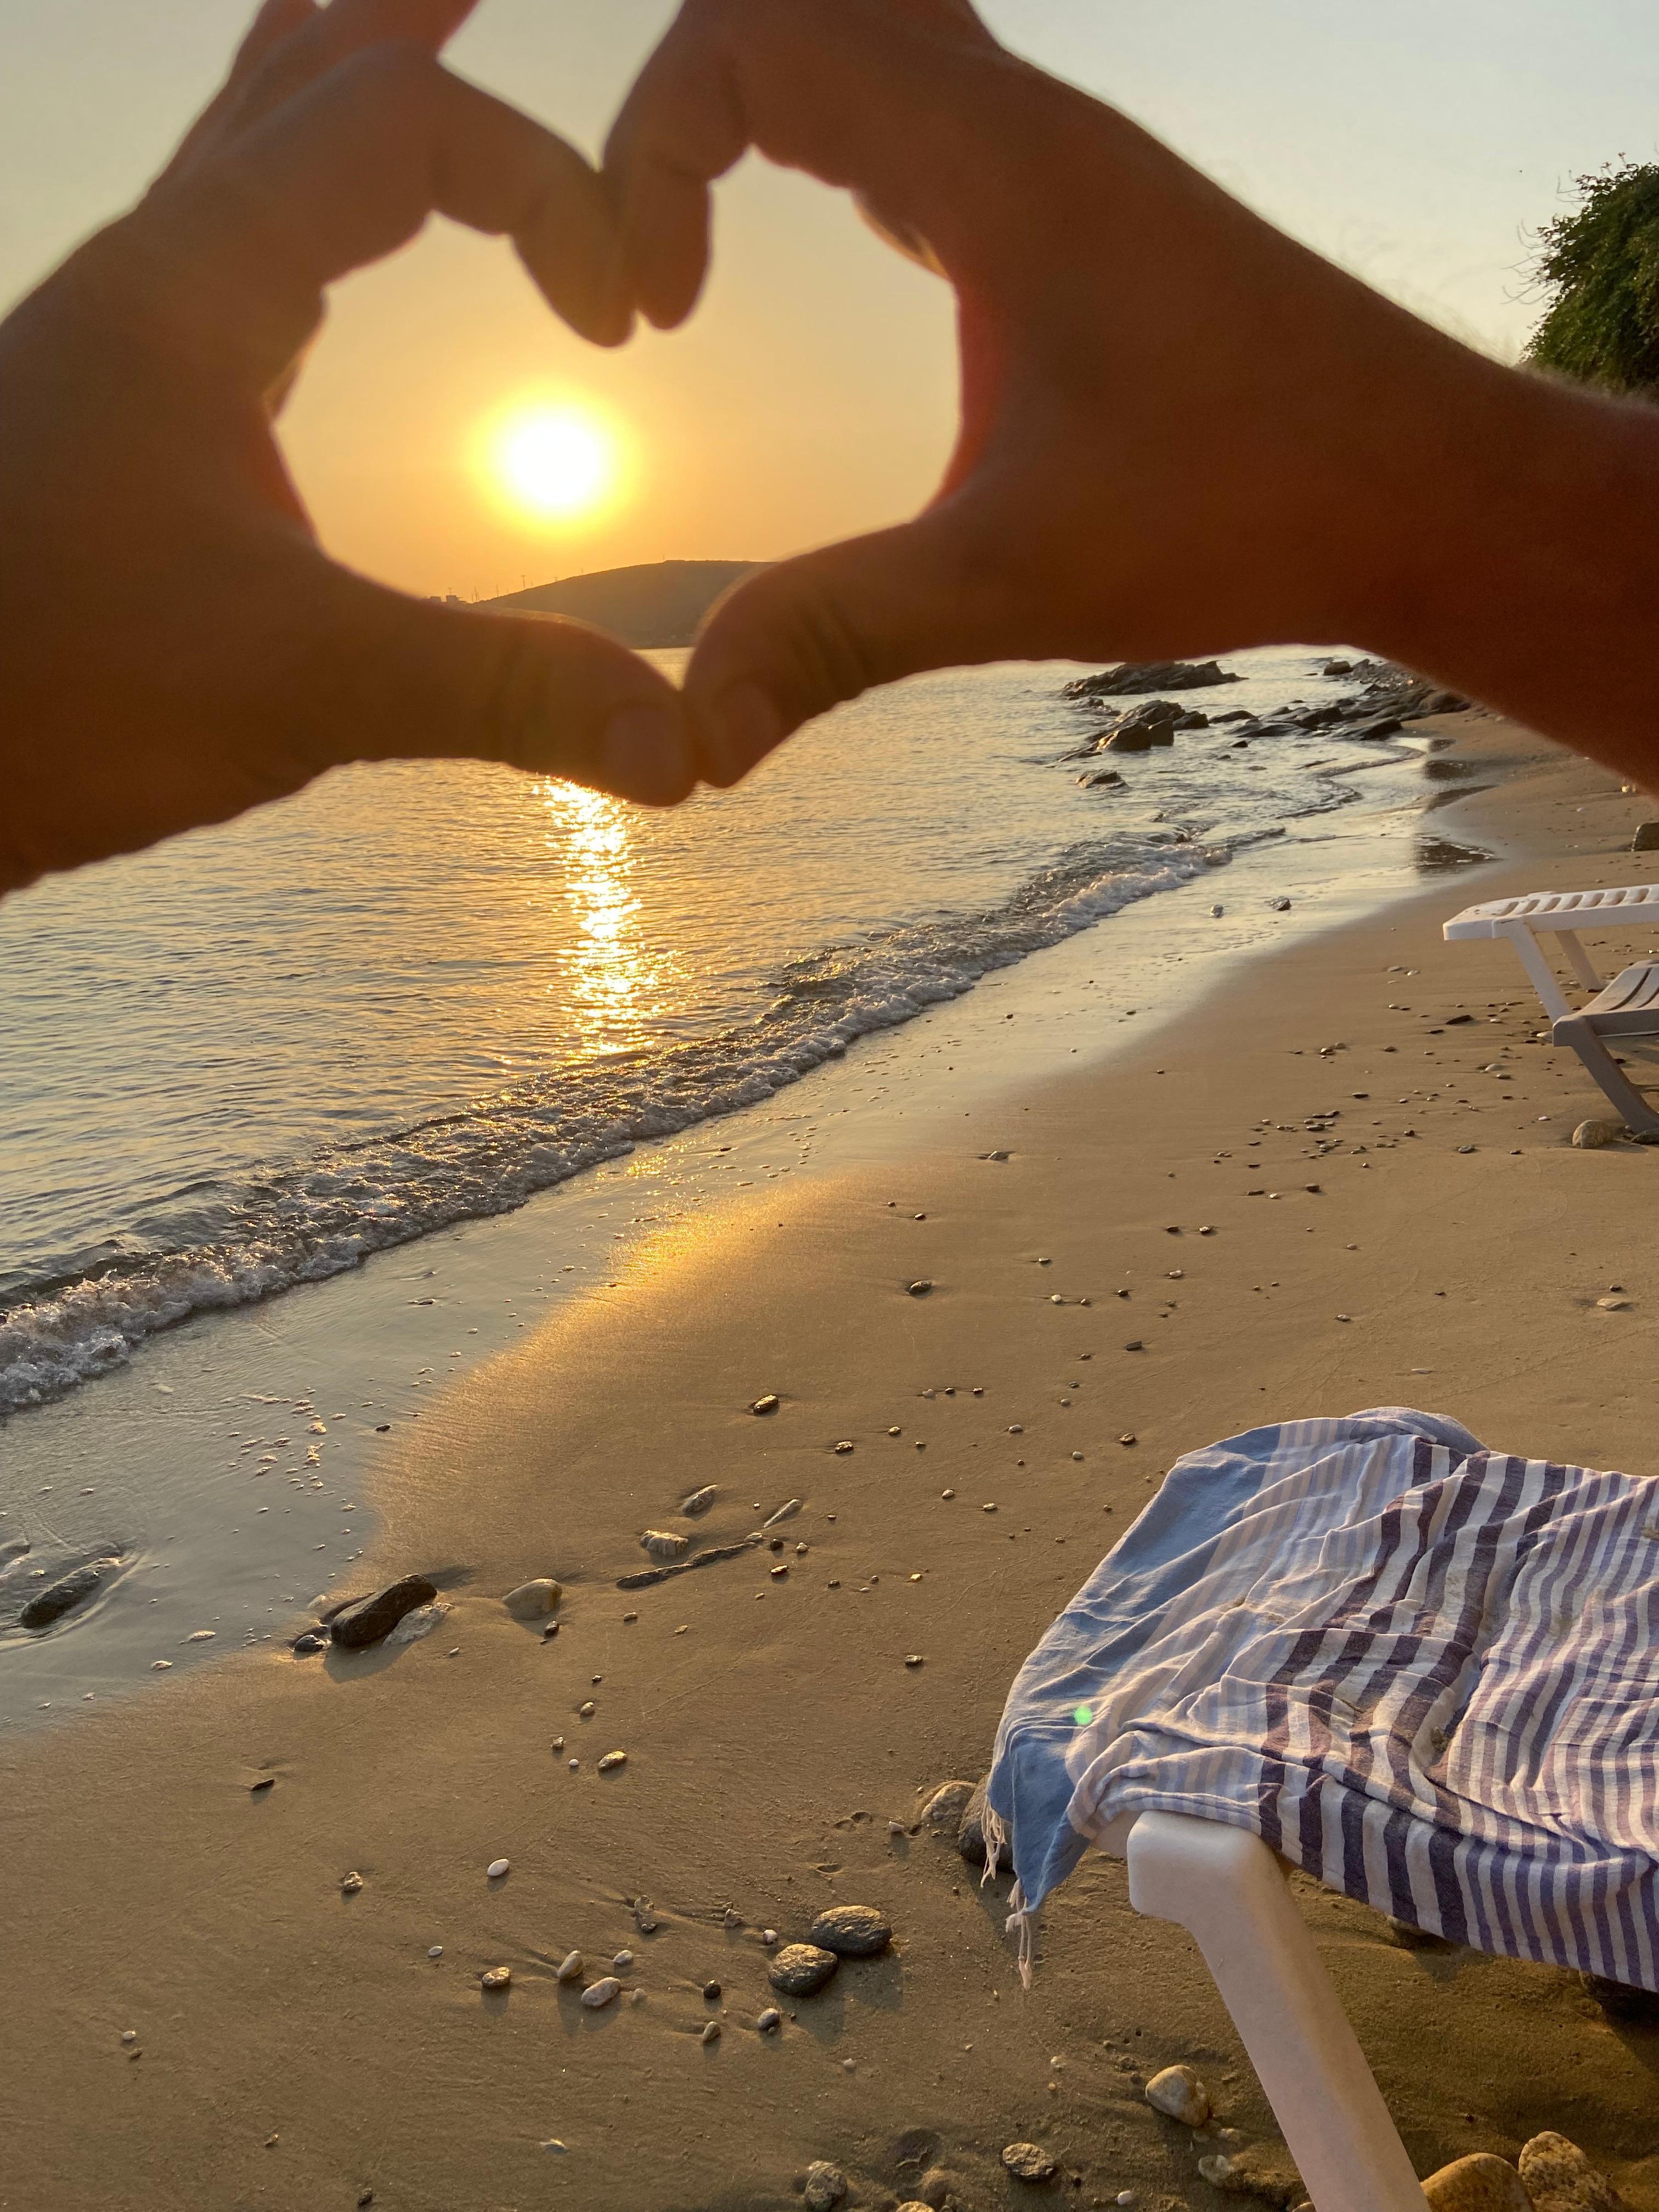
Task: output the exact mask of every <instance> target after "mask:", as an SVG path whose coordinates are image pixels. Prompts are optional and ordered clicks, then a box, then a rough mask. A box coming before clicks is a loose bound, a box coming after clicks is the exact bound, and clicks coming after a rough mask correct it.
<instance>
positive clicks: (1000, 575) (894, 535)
mask: <svg viewBox="0 0 1659 2212" xmlns="http://www.w3.org/2000/svg"><path fill="white" fill-rule="evenodd" d="M1023 596H1024V595H1023V594H1022V593H1020V592H1018V586H1015V587H1014V588H1013V589H1011V586H1010V577H1009V574H1008V573H1007V569H1006V563H1005V562H1004V559H1003V557H1002V556H1001V555H1000V553H999V552H997V551H996V550H995V549H994V546H991V547H989V548H988V549H987V546H986V545H984V544H981V542H980V540H979V538H978V534H977V533H976V532H975V528H974V526H973V525H972V524H971V523H970V522H969V520H967V519H966V516H965V513H963V511H962V510H961V509H958V508H952V507H948V506H947V507H937V508H934V509H932V510H930V511H929V512H928V513H926V514H924V515H922V516H921V517H920V518H919V519H918V520H916V521H915V522H912V523H908V524H906V525H904V526H902V528H899V529H896V530H884V531H880V532H876V533H875V534H874V535H873V536H871V537H867V538H851V539H848V541H847V542H846V543H844V544H840V545H835V546H829V547H826V548H824V549H823V550H822V551H819V552H816V553H809V554H805V555H804V556H802V557H801V558H799V559H798V560H793V561H785V562H780V563H779V564H778V565H777V566H776V567H775V568H768V569H764V570H763V571H762V573H761V574H759V575H757V576H755V577H752V578H750V580H748V581H747V582H745V583H744V584H741V585H739V586H738V588H737V589H736V590H735V591H734V592H732V593H731V594H730V595H729V597H727V598H726V599H724V600H723V601H722V602H721V603H720V605H718V606H717V607H716V608H715V609H714V613H713V614H712V615H711V616H710V617H709V618H708V623H706V625H705V627H704V629H703V632H702V636H701V637H700V638H699V639H698V641H697V646H696V652H695V653H693V655H692V658H691V665H690V668H689V669H688V670H687V671H686V678H685V696H686V704H687V707H688V708H689V709H690V714H691V716H692V720H693V721H694V723H695V725H696V730H697V733H698V750H697V761H698V767H699V769H700V772H701V773H702V775H703V776H704V777H705V778H706V779H707V780H708V781H709V782H710V783H717V784H731V783H735V782H737V781H738V778H739V777H740V776H743V775H747V774H748V772H749V770H750V769H752V768H753V767H754V766H755V765H756V763H757V762H758V761H760V760H761V759H763V757H765V755H766V754H768V753H769V752H770V751H772V750H774V748H775V747H776V746H777V745H779V744H781V743H782V742H783V740H784V738H787V736H789V734H790V733H791V732H793V731H794V730H796V729H798V728H799V726H801V724H802V723H804V722H807V721H810V720H812V718H813V717H814V716H815V715H817V714H823V713H824V712H825V711H826V710H827V709H828V708H831V707H834V706H836V705H838V704H839V703H840V702H842V701H843V700H847V699H853V698H856V697H857V696H858V695H859V693H860V692H861V691H865V690H869V689H870V688H871V687H872V686H873V685H875V684H890V683H892V682H894V681H896V679H897V678H899V677H902V676H913V675H915V674H916V673H918V672H919V671H921V670H923V669H929V668H945V667H957V666H964V665H969V664H971V663H974V662H981V661H987V660H999V659H1007V658H1016V657H1019V658H1024V657H1029V656H1030V653H1031V652H1032V651H1033V650H1034V649H1036V650H1040V649H1041V647H1040V645H1039V646H1037V647H1033V646H1032V645H1031V644H1030V643H1027V642H1024V640H1025V639H1027V638H1029V637H1030V635H1032V631H1031V624H1030V618H1029V611H1025V610H1023V609H1021V608H1020V607H1019V605H1018V599H1020V598H1022V597H1023ZM1017 635H1018V638H1019V639H1020V640H1022V642H1020V643H1018V644H1017V643H1015V642H1013V641H1014V639H1015V638H1016V636H1017Z"/></svg>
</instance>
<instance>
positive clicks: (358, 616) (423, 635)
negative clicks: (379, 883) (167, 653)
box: [248, 547, 696, 805]
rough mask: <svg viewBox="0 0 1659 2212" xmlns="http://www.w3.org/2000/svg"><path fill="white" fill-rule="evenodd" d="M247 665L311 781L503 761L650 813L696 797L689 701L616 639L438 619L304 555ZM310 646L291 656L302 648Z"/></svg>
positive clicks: (552, 628)
mask: <svg viewBox="0 0 1659 2212" xmlns="http://www.w3.org/2000/svg"><path fill="white" fill-rule="evenodd" d="M289 568H290V570H291V574H290V576H289V581H288V583H287V586H286V587H285V588H284V590H283V593H282V597H283V618H282V620H281V622H280V623H277V622H275V621H273V622H271V623H270V627H269V629H268V631H267V633H266V635H265V637H264V641H263V642H261V641H258V640H256V641H253V644H252V647H251V653H250V658H251V659H253V660H254V661H255V662H256V663H257V662H258V660H259V659H261V658H263V659H265V660H266V661H267V663H268V665H265V666H264V667H259V666H258V665H255V666H253V667H252V668H250V670H249V671H248V673H249V677H250V678H251V679H252V680H251V682H250V685H249V688H250V690H252V691H253V692H254V694H255V696H258V698H259V699H260V701H261V702H263V703H262V708H261V712H262V714H263V715H264V718H265V719H266V720H267V721H268V723H269V725H270V729H271V732H272V742H273V743H275V744H279V745H280V744H291V743H292V742H293V732H295V730H296V729H300V730H302V731H303V732H305V736H304V740H303V742H304V745H305V749H306V752H307V756H308V758H307V766H308V768H309V769H311V770H312V771H313V772H314V771H315V770H316V769H320V768H323V767H326V766H331V765H337V764H338V763H343V762H346V761H354V760H399V759H434V758H457V759H473V760H487V761H499V762H502V763H506V764H507V766H509V767H512V768H517V769H526V770H527V771H529V772H531V773H532V774H534V775H556V776H564V777H568V778H570V779H571V780H572V781H575V782H579V783H585V784H588V785H591V786H592V787H595V788H597V789H599V790H604V791H609V792H612V793H615V794H616V795H617V797H619V798H623V799H635V800H637V801H640V802H641V803H642V804H645V805H671V804H673V803H674V802H676V801H678V800H679V799H684V797H685V796H686V795H687V793H689V792H690V790H691V789H692V787H693V786H694V783H695V781H696V774H695V765H694V757H693V748H692V737H691V731H690V725H689V723H688V722H687V720H686V718H685V715H684V709H683V706H682V702H681V700H680V696H679V694H678V692H677V691H676V690H674V689H673V687H672V686H671V684H669V683H668V682H667V681H666V680H665V678H663V677H661V676H659V674H658V673H657V671H655V670H654V669H653V668H652V667H651V666H650V665H648V664H647V662H645V661H643V660H641V659H639V658H638V657H637V656H636V655H635V654H634V653H629V651H628V650H627V648H626V647H623V646H621V645H618V644H617V642H616V641H615V640H614V639H611V638H609V637H606V636H605V635H602V634H601V633H600V632H599V631H598V630H592V629H586V627H584V626H583V625H582V624H580V623H566V622H559V621H556V620H552V619H546V620H538V619H537V618H535V617H527V618H526V617H507V616H502V615H493V614H489V613H483V612H473V611H458V610H456V609H453V608H448V607H441V606H437V605H432V604H430V603H428V602H426V601H422V600H418V599H407V598H405V597H404V595H403V594H402V593H401V592H393V591H389V590H387V589H386V587H385V586H381V585H379V584H374V583H372V582H370V581H368V580H367V579H366V578H363V577H361V576H357V575H354V574H351V572H350V571H349V570H347V569H343V568H337V567H336V566H335V565H334V564H333V563H332V562H329V561H327V560H326V559H325V558H324V557H323V556H321V555H320V554H317V553H315V552H313V551H312V550H309V549H302V548H299V547H296V548H295V551H294V555H293V557H292V561H291V562H290V563H289ZM296 640H297V641H301V642H299V643H298V644H296V642H295V641H296Z"/></svg>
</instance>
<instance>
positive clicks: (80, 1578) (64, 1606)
mask: <svg viewBox="0 0 1659 2212" xmlns="http://www.w3.org/2000/svg"><path fill="white" fill-rule="evenodd" d="M18 1556H19V1557H20V1558H21V1556H22V1554H21V1553H19V1555H18ZM119 1564H120V1562H119V1561H118V1559H94V1560H93V1561H92V1562H91V1563H90V1564H89V1565H87V1566H84V1567H77V1568H76V1571H75V1572H74V1573H73V1574H72V1575H65V1576H64V1579H63V1580H62V1581H61V1582H58V1583H53V1584H52V1587H51V1589H43V1590H42V1591H40V1594H39V1595H38V1596H35V1597H32V1598H31V1599H30V1600H29V1601H28V1603H27V1605H26V1606H25V1607H23V1610H22V1612H21V1614H20V1615H19V1616H18V1618H19V1620H21V1623H22V1625H23V1626H24V1627H25V1628H50V1627H51V1626H52V1622H53V1621H54V1620H62V1619H63V1617H64V1614H65V1613H69V1612H71V1611H72V1610H73V1609H74V1607H76V1606H77V1605H80V1604H82V1602H83V1601H85V1600H86V1599H87V1598H89V1597H90V1596H91V1595H92V1594H93V1592H94V1590H95V1589H97V1588H98V1585H99V1584H100V1582H102V1580H103V1579H104V1577H105V1576H106V1575H107V1574H109V1573H111V1572H112V1571H113V1570H114V1569H115V1568H116V1567H117V1566H118V1565H119ZM209 1633H211V1631H210V1632H209ZM188 1640H189V1641H190V1642H191V1643H193V1642H194V1641H195V1638H193V1637H192V1638H189V1639H188Z"/></svg>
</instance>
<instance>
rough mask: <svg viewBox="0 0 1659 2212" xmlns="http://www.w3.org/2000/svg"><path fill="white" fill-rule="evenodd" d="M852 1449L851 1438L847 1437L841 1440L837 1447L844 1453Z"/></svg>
mask: <svg viewBox="0 0 1659 2212" xmlns="http://www.w3.org/2000/svg"><path fill="white" fill-rule="evenodd" d="M852 1449H853V1446H852V1443H851V1441H850V1439H849V1438H848V1437H842V1440H841V1442H840V1443H838V1444H837V1445H836V1450H837V1451H838V1452H841V1453H843V1454H845V1453H847V1452H849V1451H851V1450H852Z"/></svg>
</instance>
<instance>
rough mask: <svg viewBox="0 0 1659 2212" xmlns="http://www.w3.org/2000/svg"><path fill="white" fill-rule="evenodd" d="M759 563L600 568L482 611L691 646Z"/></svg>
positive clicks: (626, 639)
mask: <svg viewBox="0 0 1659 2212" xmlns="http://www.w3.org/2000/svg"><path fill="white" fill-rule="evenodd" d="M764 565H765V564H764V562H760V561H650V562H643V563H642V564H641V566H639V567H638V568H599V569H597V570H595V572H594V573H593V574H592V575H590V576H567V577H565V579H564V580H563V581H562V583H557V584H535V585H532V587H531V588H530V590H529V591H527V592H507V593H506V595H505V596H504V597H503V598H501V599H487V600H485V601H484V602H483V604H484V605H486V606H490V607H496V608H499V609H500V610H501V611H502V612H503V613H512V614H526V615H569V616H572V617H574V619H575V620H576V621H578V622H585V623H593V624H594V625H595V627H596V628H597V629H605V630H609V631H610V633H611V636H612V637H619V638H620V639H621V640H622V641H623V644H624V645H635V646H660V645H690V643H691V641H692V640H693V639H694V638H695V637H696V634H697V625H698V623H700V622H701V621H702V618H703V617H704V616H705V615H706V614H707V613H708V610H709V608H710V607H712V606H713V605H714V602H715V600H716V599H719V597H720V593H721V592H724V591H727V590H729V589H730V588H731V586H732V585H733V584H735V583H738V581H739V580H741V579H742V578H743V577H744V576H752V575H753V574H754V573H755V571H756V569H757V568H763V567H764Z"/></svg>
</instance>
